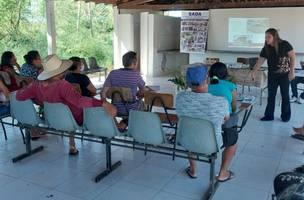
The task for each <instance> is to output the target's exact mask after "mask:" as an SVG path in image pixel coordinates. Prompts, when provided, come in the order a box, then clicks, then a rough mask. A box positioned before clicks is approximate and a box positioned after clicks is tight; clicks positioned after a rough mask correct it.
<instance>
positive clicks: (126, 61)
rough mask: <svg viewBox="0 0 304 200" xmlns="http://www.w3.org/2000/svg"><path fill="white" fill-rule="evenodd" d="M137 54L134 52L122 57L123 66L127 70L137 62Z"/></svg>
mask: <svg viewBox="0 0 304 200" xmlns="http://www.w3.org/2000/svg"><path fill="white" fill-rule="evenodd" d="M136 56H137V54H136V52H134V51H129V52H128V53H126V54H125V55H123V57H122V64H123V66H124V67H125V68H127V67H130V66H131V65H132V64H133V63H134V62H136V60H137V57H136Z"/></svg>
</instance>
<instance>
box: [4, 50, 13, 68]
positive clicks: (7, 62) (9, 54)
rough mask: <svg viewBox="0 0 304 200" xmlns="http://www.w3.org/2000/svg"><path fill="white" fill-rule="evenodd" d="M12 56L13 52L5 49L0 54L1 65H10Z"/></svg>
mask: <svg viewBox="0 0 304 200" xmlns="http://www.w3.org/2000/svg"><path fill="white" fill-rule="evenodd" d="M13 57H14V53H13V52H11V51H5V52H3V54H2V56H1V67H3V66H9V67H12V64H11V60H12V58H13Z"/></svg>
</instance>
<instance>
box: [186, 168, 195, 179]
mask: <svg viewBox="0 0 304 200" xmlns="http://www.w3.org/2000/svg"><path fill="white" fill-rule="evenodd" d="M185 172H186V173H187V174H188V176H189V177H190V178H192V179H195V178H197V176H196V174H192V173H191V170H190V167H187V168H186V169H185Z"/></svg>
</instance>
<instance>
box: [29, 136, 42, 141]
mask: <svg viewBox="0 0 304 200" xmlns="http://www.w3.org/2000/svg"><path fill="white" fill-rule="evenodd" d="M39 139H40V136H34V137H32V136H31V140H32V141H36V140H39Z"/></svg>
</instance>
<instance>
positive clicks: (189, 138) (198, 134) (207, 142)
mask: <svg viewBox="0 0 304 200" xmlns="http://www.w3.org/2000/svg"><path fill="white" fill-rule="evenodd" d="M177 142H178V143H179V144H180V145H181V146H182V147H184V148H185V149H186V150H188V151H190V152H193V153H200V154H205V155H211V154H214V153H217V152H218V151H219V149H218V144H217V140H216V135H215V129H214V126H213V124H212V123H211V122H209V121H207V120H203V119H195V118H191V117H179V122H178V128H177Z"/></svg>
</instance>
